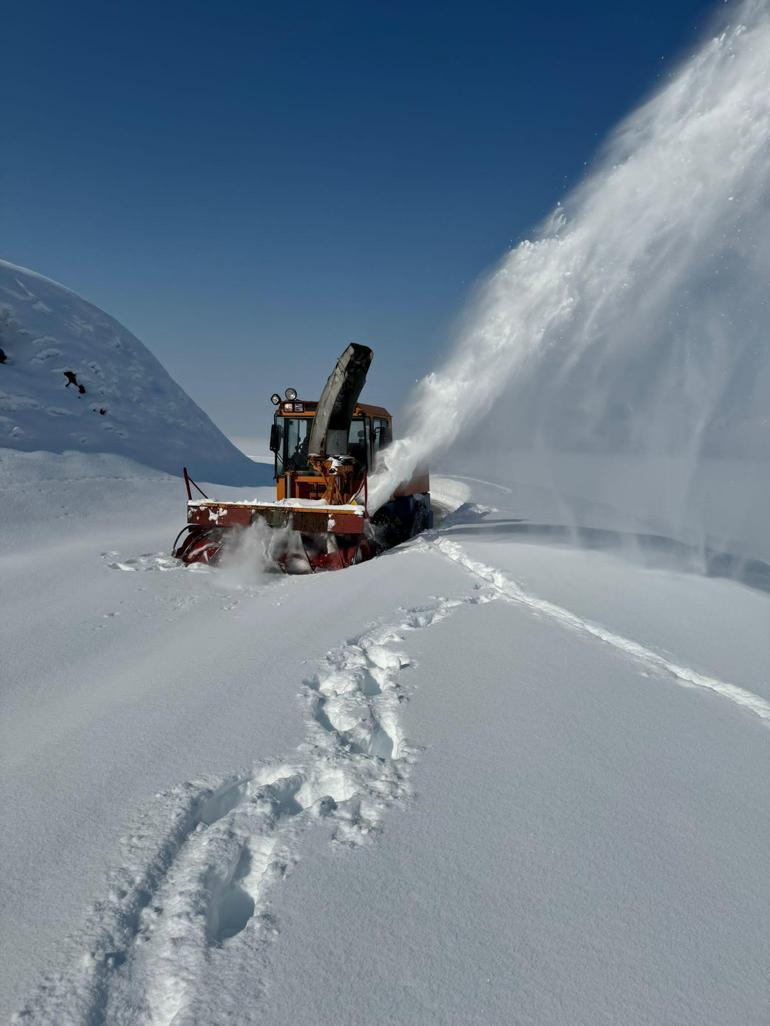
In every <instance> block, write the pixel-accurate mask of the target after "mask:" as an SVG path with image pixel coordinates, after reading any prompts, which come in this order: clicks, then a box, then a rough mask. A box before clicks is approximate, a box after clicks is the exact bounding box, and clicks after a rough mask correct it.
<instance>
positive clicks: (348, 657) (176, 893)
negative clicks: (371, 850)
mask: <svg viewBox="0 0 770 1026" xmlns="http://www.w3.org/2000/svg"><path fill="white" fill-rule="evenodd" d="M417 546H419V547H423V546H424V547H426V548H431V549H433V550H434V551H438V552H440V553H441V554H442V555H443V556H445V557H446V558H448V559H450V560H451V561H452V562H455V563H457V564H459V565H460V566H462V567H463V568H464V569H465V570H466V571H467V572H469V573H470V575H471V576H472V577H474V578H475V579H476V582H477V583H476V585H475V587H474V588H473V590H472V591H471V592H470V593H468V594H466V595H465V596H464V597H462V598H454V599H452V598H437V599H435V600H434V601H433V602H432V603H431V604H430V605H428V606H425V607H423V608H415V609H409V610H405V611H402V615H401V617H400V619H399V621H398V622H397V623H396V624H392V625H389V626H378V627H375V628H372V629H371V630H369V631H367V632H365V633H364V634H362V635H361V636H360V637H358V638H356V639H354V640H353V641H350V642H348V643H347V644H344V645H342V646H340V647H339V648H337V649H334V650H333V651H331V652H330V653H328V654H327V656H326V657H325V659H324V661H323V664H322V666H321V668H320V670H319V672H318V673H317V674H316V675H315V676H313V677H312V678H311V679H309V680H307V681H306V682H305V684H304V688H303V698H304V703H305V723H306V730H305V736H304V739H303V741H302V743H301V744H300V746H299V747H298V748H297V750H296V751H295V752H294V754H293V756H292V757H291V758H290V759H288V760H286V761H283V762H274V763H264V764H258V765H257V766H255V767H254V768H253V769H252V770H251V771H250V772H249V773H247V774H245V775H243V776H239V777H233V778H231V779H229V780H227V781H225V782H224V783H222V782H221V781H220V782H217V783H216V784H214V783H211V782H207V781H194V782H189V783H186V784H184V785H182V786H180V787H178V788H175V789H173V790H172V791H171V792H168V793H166V794H162V795H159V796H158V801H157V804H156V805H155V806H154V807H153V808H151V809H150V810H148V811H147V813H146V814H145V816H144V818H143V820H142V822H141V824H140V825H139V827H138V828H137V830H136V831H135V832H134V833H133V834H132V835H131V836H129V837H128V838H126V841H125V848H124V851H123V853H122V858H121V861H120V867H119V869H117V870H116V871H115V872H114V873H113V875H112V878H111V880H110V889H109V892H108V895H107V897H106V898H105V900H103V901H102V902H100V903H99V904H98V905H97V906H95V908H94V910H93V913H92V915H91V918H90V920H89V922H88V923H87V925H86V928H85V930H84V932H83V933H81V935H80V936H79V937H78V938H76V940H75V943H76V945H77V947H78V949H79V951H80V957H79V960H77V964H76V966H75V967H74V969H73V970H72V971H71V972H70V973H68V974H66V975H64V976H61V977H57V978H54V979H51V980H48V981H46V982H45V983H44V984H43V985H42V987H41V989H40V991H39V992H38V994H37V996H36V997H35V999H34V1000H33V1001H32V1002H31V1003H30V1004H29V1005H28V1006H27V1007H26V1008H25V1009H24V1010H23V1011H21V1012H20V1013H19V1014H18V1015H17V1016H16V1021H17V1022H23V1023H30V1022H34V1023H36V1024H37V1023H40V1024H50V1026H66V1024H84V1023H87V1024H88V1026H100V1024H106V1023H109V1024H110V1026H113V1024H115V1026H138V1024H142V1026H171V1024H172V1023H173V1026H193V1024H207V1026H210V1023H212V1022H214V1021H225V1020H227V1018H228V1014H227V1009H224V1008H223V1007H222V1005H221V1001H222V1000H223V994H224V995H226V994H227V992H228V988H226V987H225V988H223V987H221V986H220V987H217V986H216V985H214V986H212V983H214V984H215V983H216V979H215V978H219V979H221V978H222V977H223V976H226V975H228V974H232V973H233V972H237V967H238V966H239V965H240V966H247V967H248V972H249V973H250V974H251V976H252V978H253V975H254V974H255V973H256V972H257V971H258V970H257V966H258V964H259V963H258V961H257V960H255V959H254V958H253V957H251V958H250V957H245V956H248V955H254V954H258V949H259V946H260V945H261V944H264V943H265V941H266V940H268V939H269V937H270V936H271V934H273V933H274V932H276V924H275V922H274V921H273V918H272V916H271V914H270V910H269V905H268V902H267V895H268V892H269V889H270V887H271V886H272V885H273V884H275V883H276V882H277V881H279V880H281V879H282V878H283V877H284V875H285V874H286V873H287V871H289V870H290V868H291V866H292V862H293V860H294V859H295V858H296V851H297V848H298V840H299V835H300V834H301V832H302V831H303V830H304V829H306V828H307V827H309V826H310V825H311V824H313V823H324V824H325V825H326V829H327V831H328V834H329V836H330V838H331V840H332V841H333V842H334V843H337V844H341V845H345V846H350V847H355V846H359V845H361V844H364V843H366V842H367V840H368V839H369V838H370V837H371V836H372V835H373V834H375V833H376V832H377V830H378V829H379V827H380V824H381V821H382V819H383V816H384V815H385V813H386V812H387V810H388V808H390V807H391V806H392V805H394V804H396V803H401V802H404V801H405V800H407V799H408V798H409V795H410V786H409V776H410V770H411V767H412V765H413V763H414V761H415V758H416V756H417V754H418V752H417V749H416V748H415V747H414V746H413V745H412V744H410V743H409V741H408V740H407V738H406V737H405V736H404V732H403V727H402V724H401V717H400V706H401V704H402V702H403V701H404V700H405V699H406V698H407V687H408V677H407V676H406V675H405V674H404V671H405V670H406V669H407V668H408V666H409V660H408V659H407V657H406V656H405V654H404V653H403V651H402V650H401V648H400V643H401V642H402V641H403V640H404V639H405V637H406V636H407V635H408V633H409V632H410V631H414V630H421V629H423V628H426V627H430V626H431V625H432V624H434V623H437V622H439V621H441V620H443V619H445V618H446V617H447V616H449V615H451V613H452V612H453V611H454V610H455V609H457V608H458V607H460V606H463V605H467V604H478V603H483V602H489V601H493V600H495V599H500V598H502V599H503V600H507V601H510V602H513V603H514V604H517V605H522V606H524V607H526V608H528V609H529V610H530V611H532V612H534V613H536V614H538V615H541V616H546V617H548V618H549V619H553V620H556V621H558V622H559V623H560V624H561V625H562V626H563V627H565V628H566V629H569V630H572V631H576V632H578V633H580V634H582V635H586V636H588V637H591V638H593V639H594V640H598V641H601V642H604V643H605V644H608V645H610V646H611V647H614V648H617V649H619V650H621V651H622V652H624V654H626V655H627V656H630V657H631V658H633V659H634V660H635V661H637V662H639V663H641V664H643V665H645V666H646V667H647V668H648V669H652V670H654V671H656V672H658V673H660V674H662V675H666V676H671V677H673V678H674V679H675V680H676V682H677V683H680V684H685V685H686V686H689V687H692V686H696V687H703V688H707V689H709V690H712V691H716V692H718V693H720V694H721V695H722V696H723V697H726V698H728V699H730V700H731V701H733V702H734V703H736V704H738V705H741V706H743V708H744V709H749V710H751V711H752V712H754V713H755V714H757V715H759V716H760V717H761V718H762V719H764V720H765V721H766V722H768V721H770V704H768V703H767V702H765V701H764V700H763V699H761V698H759V697H758V696H755V695H753V694H751V693H750V692H746V691H745V690H743V689H741V688H738V687H736V686H735V685H730V684H727V683H725V682H723V681H717V680H715V679H712V678H707V677H705V676H702V675H700V674H697V673H695V672H694V671H692V670H689V669H688V668H686V667H681V666H678V665H675V664H673V663H671V662H669V661H668V660H667V659H665V658H663V657H662V656H661V655H659V654H658V653H655V652H652V651H651V650H649V649H646V648H644V647H643V646H641V645H638V644H637V643H636V642H631V641H629V640H628V639H625V638H621V637H620V636H618V635H615V634H612V633H611V632H609V631H607V630H606V629H605V628H603V627H600V626H598V625H595V624H592V623H590V622H589V621H585V620H582V619H580V618H579V617H576V616H575V615H574V614H572V613H570V612H569V611H567V610H565V609H562V608H561V607H558V606H555V605H553V604H552V603H549V602H547V601H545V600H541V599H538V598H536V597H535V596H532V595H529V594H528V593H526V592H524V591H523V590H522V589H521V588H520V587H519V586H518V585H517V584H516V582H515V581H512V580H510V579H509V578H507V577H506V576H505V575H504V574H502V573H501V572H500V571H498V570H495V569H494V568H492V567H487V566H486V565H484V564H482V563H479V562H476V561H474V560H471V559H470V558H469V557H468V556H467V555H466V553H465V552H464V550H462V549H461V548H460V546H458V545H456V544H455V543H454V542H451V541H450V540H449V539H447V538H442V537H440V536H438V535H435V534H431V535H425V536H423V538H422V540H421V541H420V542H419V543H417ZM417 546H415V547H417ZM110 555H111V554H110ZM120 568H121V569H122V567H120ZM84 949H87V953H86V954H85V955H83V953H82V952H83V950H84ZM233 992H235V993H237V988H233ZM211 995H216V1000H217V1001H218V1002H219V1004H217V1005H215V1006H210V1005H209V1004H208V1001H209V999H211V1000H214V998H212V997H211ZM231 1011H232V1016H233V1017H234V1018H235V1019H236V1020H237V1017H238V1014H239V1012H238V1009H234V1010H231ZM241 1011H242V1010H241Z"/></svg>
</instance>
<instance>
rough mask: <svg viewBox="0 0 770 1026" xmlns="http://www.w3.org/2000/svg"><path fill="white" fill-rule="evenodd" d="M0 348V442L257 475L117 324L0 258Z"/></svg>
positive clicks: (206, 473) (240, 479) (260, 478)
mask: <svg viewBox="0 0 770 1026" xmlns="http://www.w3.org/2000/svg"><path fill="white" fill-rule="evenodd" d="M0 348H2V349H3V350H4V352H5V354H6V362H5V363H0V445H2V446H6V447H10V448H15V449H22V450H25V451H28V452H29V451H34V450H40V449H43V450H47V451H49V452H65V451H67V450H75V451H81V452H112V453H118V454H119V455H121V456H128V457H130V458H131V459H135V460H138V461H139V462H141V463H143V464H144V465H146V466H150V467H156V468H158V469H160V470H165V471H167V472H169V473H172V474H178V473H179V472H180V470H181V468H182V466H183V465H184V464H187V465H188V466H189V467H190V468H191V471H192V472H193V473H194V474H195V475H196V476H198V477H201V478H204V477H205V478H207V479H208V480H213V481H221V482H225V483H229V484H256V483H266V480H267V478H266V473H265V471H264V470H263V468H261V467H257V466H255V465H254V464H253V463H252V462H251V460H249V459H247V458H246V457H245V456H244V455H243V453H241V452H239V450H238V449H236V448H235V446H234V445H232V443H231V442H229V441H228V439H227V438H225V436H224V435H223V434H222V433H221V431H220V430H219V429H218V428H217V427H216V426H215V425H214V424H213V423H212V422H211V420H209V418H208V417H207V416H206V414H205V413H204V412H203V411H202V410H201V409H200V408H199V407H198V406H196V405H195V403H194V402H193V401H192V399H190V397H189V396H188V395H187V394H186V393H185V392H184V391H183V390H182V389H181V388H180V387H179V386H178V385H177V384H176V382H175V381H173V380H172V379H171V378H170V377H169V375H168V374H167V373H166V371H165V370H164V369H163V367H162V366H161V365H160V364H159V363H158V361H157V360H156V359H155V357H154V356H152V354H151V353H149V352H148V351H147V349H146V348H145V347H144V346H143V345H142V343H141V342H140V341H139V340H138V339H137V338H135V337H134V336H133V335H132V334H131V333H130V332H129V331H127V330H126V329H125V328H124V327H123V326H122V325H121V324H119V323H118V322H117V321H116V320H114V319H113V318H112V317H110V316H108V315H107V314H106V313H104V312H103V311H101V310H99V309H98V307H95V306H94V305H93V304H92V303H88V302H86V301H85V300H84V299H81V298H80V297H79V296H77V295H76V294H75V293H74V292H71V291H70V290H69V289H67V288H65V287H64V286H63V285H59V284H57V283H56V282H53V281H51V280H50V279H48V278H44V277H42V276H41V275H39V274H36V273H35V272H34V271H29V270H26V269H25V268H22V267H16V266H14V265H13V264H10V263H7V262H6V261H4V260H0ZM66 372H70V374H69V375H67V374H66Z"/></svg>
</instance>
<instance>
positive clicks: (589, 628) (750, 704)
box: [427, 536, 770, 726]
mask: <svg viewBox="0 0 770 1026" xmlns="http://www.w3.org/2000/svg"><path fill="white" fill-rule="evenodd" d="M427 542H428V544H429V545H430V546H431V547H432V548H435V549H437V550H438V551H439V552H441V553H442V554H443V555H444V556H446V557H447V558H448V559H450V560H452V561H453V562H454V563H458V564H459V565H460V566H462V567H464V568H465V569H466V570H468V571H469V572H470V573H471V574H473V575H474V576H475V577H478V578H480V579H481V580H482V581H484V582H485V583H486V584H488V585H490V586H491V587H492V588H493V589H494V590H495V591H496V592H497V593H498V594H499V595H500V596H501V597H502V598H505V599H507V600H508V601H510V602H516V603H517V604H519V605H522V606H526V607H527V608H528V609H531V610H533V611H534V612H536V613H540V614H542V615H543V616H547V617H549V618H550V619H552V620H556V621H557V622H558V623H560V624H561V625H562V626H564V627H566V628H568V629H569V630H572V631H576V632H577V633H578V634H584V635H586V634H587V635H590V636H591V637H594V638H597V639H598V640H599V641H603V642H604V643H605V644H607V645H611V646H612V647H613V648H616V649H618V650H619V651H621V652H623V653H624V654H626V655H628V656H630V657H631V658H632V659H635V660H636V661H637V662H640V663H642V664H643V665H644V666H646V667H647V668H649V669H651V670H656V671H660V672H662V673H664V674H666V675H668V676H671V677H673V678H674V679H675V680H676V682H677V684H680V685H681V686H682V687H693V688H704V689H706V690H707V691H713V692H715V693H716V694H718V695H720V696H721V697H722V698H726V699H727V700H728V701H730V702H732V703H733V704H734V705H737V706H740V707H741V708H743V709H747V710H748V711H749V712H751V713H753V714H754V715H755V716H758V717H759V718H760V719H761V720H762V721H763V722H764V723H765V724H766V725H768V726H770V702H767V701H766V700H765V699H764V698H761V697H760V696H759V695H756V694H754V692H753V691H749V690H747V689H746V688H742V687H740V686H738V685H737V684H730V683H728V682H726V681H723V680H719V679H718V678H716V677H709V676H707V675H706V674H703V673H699V672H698V671H697V670H693V669H690V668H689V667H687V666H682V665H680V664H679V663H675V662H673V661H672V660H670V659H667V658H666V657H665V656H663V655H661V654H660V653H658V652H654V651H653V650H652V649H649V648H646V647H645V646H644V645H640V644H639V642H637V641H632V640H631V639H630V638H624V637H623V636H622V635H620V634H615V633H614V632H613V631H610V630H608V629H607V628H606V627H602V626H601V625H599V624H595V623H592V622H591V621H590V620H584V619H583V618H582V617H579V616H576V615H575V614H574V613H571V612H570V611H569V610H568V609H564V608H563V607H561V606H557V605H555V604H554V603H553V602H548V601H547V600H546V599H541V598H538V597H537V596H535V595H531V594H529V593H528V592H526V591H524V589H523V588H522V587H521V586H520V585H519V584H517V583H516V581H513V580H511V579H510V578H509V577H507V576H506V575H505V574H504V573H503V572H502V571H500V570H496V569H494V567H491V566H487V565H486V564H485V563H481V562H479V561H477V560H474V559H471V557H470V556H469V555H468V554H467V553H466V552H465V551H464V549H463V548H462V547H461V546H460V545H458V544H457V543H456V542H453V541H450V539H449V538H446V537H439V536H433V537H431V538H429V539H427Z"/></svg>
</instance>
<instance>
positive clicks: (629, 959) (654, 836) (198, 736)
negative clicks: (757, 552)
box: [0, 453, 770, 1026]
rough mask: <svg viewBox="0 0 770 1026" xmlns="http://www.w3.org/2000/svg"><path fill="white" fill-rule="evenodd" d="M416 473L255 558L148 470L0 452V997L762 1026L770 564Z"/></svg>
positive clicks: (71, 1017)
mask: <svg viewBox="0 0 770 1026" xmlns="http://www.w3.org/2000/svg"><path fill="white" fill-rule="evenodd" d="M434 484H435V486H436V488H437V490H438V491H441V492H443V495H444V498H445V500H446V504H447V505H450V506H451V505H456V504H457V503H458V502H464V503H466V505H465V506H464V507H463V508H461V509H458V510H457V511H456V512H455V513H454V514H453V516H452V517H450V518H447V519H446V520H445V521H444V523H443V524H442V525H441V526H440V527H439V529H438V530H436V531H435V532H432V533H430V534H428V535H426V536H423V537H421V538H418V539H415V540H414V541H412V542H411V543H410V544H408V545H405V546H402V547H401V548H399V549H394V550H392V551H391V552H389V553H387V554H386V555H385V556H383V557H382V558H380V559H376V560H372V561H371V562H368V563H365V564H362V565H361V566H357V567H353V568H351V569H350V570H347V571H345V572H342V573H337V574H318V575H313V576H309V577H304V578H297V577H295V578H287V577H284V576H281V575H276V574H273V575H265V576H262V577H259V576H258V575H257V574H256V573H253V572H252V573H251V574H249V573H248V571H247V570H246V569H245V568H243V567H241V568H240V569H238V568H236V567H230V568H224V569H219V570H212V569H211V568H208V567H200V566H199V567H192V568H187V569H185V568H184V567H182V566H180V565H179V564H177V563H176V562H175V561H174V560H171V559H170V558H169V557H168V546H169V543H170V538H171V537H172V536H173V534H174V533H175V530H176V528H177V527H178V525H179V511H180V502H179V490H178V485H177V483H176V482H172V481H171V480H170V479H168V478H167V477H165V476H164V475H162V474H159V473H153V472H151V471H145V470H144V469H143V468H142V467H140V466H138V465H137V464H135V463H131V462H130V461H128V460H125V459H121V458H118V457H116V456H111V455H110V456H101V457H96V456H92V455H82V454H68V455H66V456H63V457H62V456H52V455H50V454H48V453H7V454H6V455H5V456H4V457H3V459H2V461H0V492H2V494H3V495H4V496H5V497H6V499H7V500H8V501H9V502H10V506H9V508H12V510H13V513H14V516H13V519H12V520H10V519H9V521H8V522H5V523H4V524H3V532H2V533H3V539H2V540H3V544H2V546H0V616H1V617H2V625H3V651H2V659H1V660H0V683H1V684H2V687H0V702H1V703H2V708H0V760H1V761H2V765H1V766H0V805H1V807H0V823H2V826H3V828H2V830H0V865H2V867H3V887H2V888H0V948H1V950H0V965H2V966H3V970H4V972H3V973H2V976H3V980H2V986H1V987H0V1020H1V1021H2V1022H8V1021H17V1022H18V1023H19V1024H20V1026H21V1024H22V1023H24V1024H25V1026H29V1024H35V1026H40V1024H49V1026H86V1024H89V1026H96V1024H103V1026H161V1024H162V1026H172V1024H173V1026H225V1024H238V1026H245V1024H247V1023H254V1024H255V1026H256V1024H257V1023H270V1024H271V1026H283V1024H285V1026H303V1024H307V1026H311V1024H312V1026H331V1024H334V1026H345V1024H347V1026H354V1024H359V1023H362V1022H367V1023H377V1024H386V1023H389V1024H398V1026H400V1024H406V1023H421V1024H425V1026H439V1024H441V1026H453V1024H456V1023H463V1024H469V1026H471V1024H473V1026H488V1024H490V1023H494V1024H496V1023H511V1024H518V1026H525V1024H526V1026H532V1024H539V1026H575V1024H576V1023H586V1024H592V1026H593V1024H596V1023H613V1024H623V1026H649V1024H650V1023H655V1024H672V1026H673V1024H676V1026H726V1024H730V1026H732V1024H738V1023H740V1024H741V1026H765V1024H766V1023H767V1007H768V998H769V997H770V991H769V990H768V980H767V973H766V957H765V952H766V951H767V950H768V941H769V940H770V936H769V933H768V915H767V910H768V907H770V905H769V904H768V902H770V862H769V860H768V852H770V821H769V820H768V816H767V811H766V809H767V801H766V796H765V791H766V781H767V779H768V772H770V762H769V756H770V748H769V747H768V738H770V734H769V733H768V729H769V728H770V682H769V681H770V677H769V676H768V669H770V666H769V663H768V653H767V637H768V633H769V632H770V594H768V589H769V588H770V585H769V584H768V577H767V576H765V577H761V578H758V579H757V581H756V586H755V587H747V586H746V585H745V584H743V583H740V582H738V581H736V580H726V579H720V578H716V577H705V576H702V575H697V574H691V573H686V572H683V571H682V570H681V569H677V568H676V566H675V565H674V563H673V562H672V556H674V557H675V555H676V554H675V553H674V554H672V553H671V552H669V551H668V550H667V549H665V548H664V549H662V550H661V551H657V550H656V552H653V553H652V554H651V555H653V556H654V559H655V562H657V563H658V564H659V565H658V566H657V567H655V568H654V567H653V566H651V565H649V563H648V565H639V564H632V563H631V562H629V561H628V560H627V559H624V558H620V556H619V554H618V552H616V551H613V550H612V548H611V547H610V545H611V543H612V539H611V536H610V533H609V532H604V533H603V534H601V536H600V532H598V531H597V532H594V534H593V535H592V541H591V543H592V544H593V545H595V546H596V548H594V550H593V551H588V550H585V549H578V548H576V547H575V546H574V545H573V544H571V542H570V535H569V533H568V532H556V531H555V530H554V528H553V527H551V528H548V529H543V528H541V527H538V525H537V524H534V523H530V524H526V523H522V522H521V521H520V519H519V516H518V511H517V510H516V508H515V507H514V506H513V504H512V501H511V497H510V496H506V494H505V493H503V492H500V491H499V490H494V489H493V490H491V491H490V490H489V489H488V488H487V486H484V485H481V484H479V483H478V482H457V481H454V482H452V481H441V482H439V481H436V482H434ZM224 491H225V492H226V491H227V490H226V489H225V490H224ZM266 494H267V493H266ZM227 497H230V496H229V495H228V496H227ZM232 497H235V495H234V494H233V495H232ZM130 498H132V499H134V500H135V501H134V502H130V501H128V500H129V499H130ZM474 502H475V503H479V502H482V503H483V502H486V503H487V504H488V505H492V504H494V505H496V506H498V507H503V506H504V507H506V509H505V511H503V512H500V511H499V510H498V511H496V512H486V513H485V511H484V510H483V509H481V508H479V507H478V506H476V507H475V508H474V507H473V506H471V505H468V504H472V503H474ZM64 528H66V530H64ZM653 541H655V540H653ZM600 543H602V545H601V548H599V545H600ZM765 569H766V568H765ZM14 1012H18V1013H19V1014H18V1018H14V1017H13V1014H14Z"/></svg>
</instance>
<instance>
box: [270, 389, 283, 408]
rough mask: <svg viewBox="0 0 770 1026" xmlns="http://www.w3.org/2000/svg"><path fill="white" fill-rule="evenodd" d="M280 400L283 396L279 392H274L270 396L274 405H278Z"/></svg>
mask: <svg viewBox="0 0 770 1026" xmlns="http://www.w3.org/2000/svg"><path fill="white" fill-rule="evenodd" d="M280 401H281V397H280V396H279V395H278V393H277V392H273V394H272V395H271V396H270V402H271V403H272V404H273V406H278V404H279V403H280Z"/></svg>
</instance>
